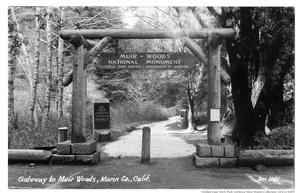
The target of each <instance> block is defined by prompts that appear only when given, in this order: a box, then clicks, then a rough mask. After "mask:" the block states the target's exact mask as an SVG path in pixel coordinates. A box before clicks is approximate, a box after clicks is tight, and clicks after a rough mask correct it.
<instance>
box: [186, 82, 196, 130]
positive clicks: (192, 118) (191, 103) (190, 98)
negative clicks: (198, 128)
mask: <svg viewBox="0 0 300 193" xmlns="http://www.w3.org/2000/svg"><path fill="white" fill-rule="evenodd" d="M188 81H190V80H188ZM187 98H188V107H189V108H188V117H187V119H188V128H187V131H193V130H194V124H195V114H194V98H193V96H192V93H191V87H190V83H189V82H188V88H187Z"/></svg>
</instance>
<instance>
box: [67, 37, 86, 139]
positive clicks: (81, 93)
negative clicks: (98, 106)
mask: <svg viewBox="0 0 300 193" xmlns="http://www.w3.org/2000/svg"><path fill="white" fill-rule="evenodd" d="M70 42H71V43H72V44H73V45H74V47H75V49H74V61H73V91H72V135H71V142H72V143H84V142H86V138H85V130H86V119H85V115H86V77H85V74H86V73H85V69H84V65H83V64H84V54H85V48H84V45H83V43H82V42H83V40H82V37H81V36H76V37H74V38H72V39H71V40H70Z"/></svg>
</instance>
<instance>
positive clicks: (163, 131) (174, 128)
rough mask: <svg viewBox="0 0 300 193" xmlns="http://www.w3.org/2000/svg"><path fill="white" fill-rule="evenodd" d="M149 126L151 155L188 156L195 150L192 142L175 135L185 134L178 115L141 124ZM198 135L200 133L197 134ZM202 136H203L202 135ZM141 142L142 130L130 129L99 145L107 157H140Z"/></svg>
mask: <svg viewBox="0 0 300 193" xmlns="http://www.w3.org/2000/svg"><path fill="white" fill-rule="evenodd" d="M145 126H148V127H150V128H151V157H152V158H178V157H186V156H190V155H192V154H193V153H194V152H195V146H194V144H191V143H187V142H186V141H185V140H184V139H182V138H180V137H175V135H182V136H183V137H184V136H187V135H191V133H184V132H183V131H182V130H181V129H180V127H179V117H172V118H170V119H169V120H167V121H161V122H156V123H152V124H145V125H141V126H140V127H139V128H142V127H145ZM198 136H200V134H198ZM202 137H205V136H204V135H202ZM141 144H142V130H141V129H139V130H135V131H132V132H131V133H130V134H128V135H125V136H122V137H121V138H120V139H119V140H118V141H115V142H112V143H109V144H106V145H104V146H102V147H101V149H102V150H103V152H104V153H106V154H107V156H109V157H140V156H141Z"/></svg>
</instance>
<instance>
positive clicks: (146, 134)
mask: <svg viewBox="0 0 300 193" xmlns="http://www.w3.org/2000/svg"><path fill="white" fill-rule="evenodd" d="M150 132H151V131H150V127H144V128H143V138H142V158H141V163H149V162H150Z"/></svg>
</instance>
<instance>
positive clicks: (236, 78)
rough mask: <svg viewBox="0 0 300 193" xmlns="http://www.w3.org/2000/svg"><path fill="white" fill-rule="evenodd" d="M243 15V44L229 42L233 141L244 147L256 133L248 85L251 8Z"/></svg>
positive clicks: (241, 38) (242, 11) (242, 13)
mask: <svg viewBox="0 0 300 193" xmlns="http://www.w3.org/2000/svg"><path fill="white" fill-rule="evenodd" d="M240 14H241V27H240V28H241V33H240V40H241V42H237V41H235V42H234V43H233V42H229V41H227V48H228V54H229V60H230V71H231V84H232V97H233V104H234V109H235V117H236V125H235V128H234V129H233V140H235V141H236V142H238V144H239V145H240V146H242V147H247V146H249V145H251V144H253V136H254V135H255V133H256V130H257V128H256V124H255V123H256V122H255V116H254V112H253V108H252V103H251V88H249V84H248V75H249V74H248V73H249V72H248V64H249V59H250V58H249V55H250V54H251V53H250V52H251V51H250V49H249V47H248V46H250V45H251V40H252V39H251V36H250V34H251V32H252V29H251V28H252V21H251V16H250V8H247V7H242V8H241V9H240Z"/></svg>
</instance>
